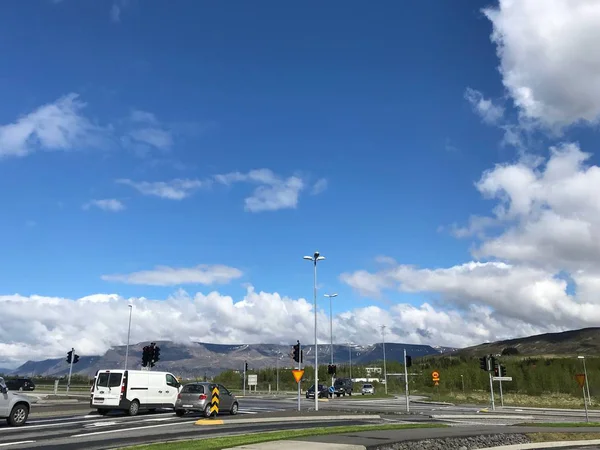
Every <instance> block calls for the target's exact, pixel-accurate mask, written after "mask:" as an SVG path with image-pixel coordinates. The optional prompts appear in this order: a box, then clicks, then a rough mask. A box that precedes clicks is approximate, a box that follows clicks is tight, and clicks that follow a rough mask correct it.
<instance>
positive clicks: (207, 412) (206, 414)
mask: <svg viewBox="0 0 600 450" xmlns="http://www.w3.org/2000/svg"><path fill="white" fill-rule="evenodd" d="M204 417H210V405H206V406H205V407H204Z"/></svg>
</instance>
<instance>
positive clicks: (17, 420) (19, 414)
mask: <svg viewBox="0 0 600 450" xmlns="http://www.w3.org/2000/svg"><path fill="white" fill-rule="evenodd" d="M28 416H29V408H28V407H27V405H24V404H22V403H20V404H18V405H15V406H14V407H13V409H12V411H11V412H10V416H8V419H6V421H7V422H8V424H9V425H10V426H11V427H20V426H21V425H23V424H24V423H25V422H26V421H27V417H28Z"/></svg>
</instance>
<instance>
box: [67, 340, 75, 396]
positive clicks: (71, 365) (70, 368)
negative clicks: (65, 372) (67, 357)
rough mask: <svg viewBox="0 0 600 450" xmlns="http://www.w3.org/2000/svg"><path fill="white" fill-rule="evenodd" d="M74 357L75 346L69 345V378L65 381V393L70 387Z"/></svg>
mask: <svg viewBox="0 0 600 450" xmlns="http://www.w3.org/2000/svg"><path fill="white" fill-rule="evenodd" d="M74 359H75V348H73V347H71V364H70V365H69V380H68V381H67V394H68V393H69V388H70V387H71V374H72V373H73V360H74Z"/></svg>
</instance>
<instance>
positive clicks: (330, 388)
mask: <svg viewBox="0 0 600 450" xmlns="http://www.w3.org/2000/svg"><path fill="white" fill-rule="evenodd" d="M334 392H335V388H334V387H333V386H329V393H330V394H333V393H334Z"/></svg>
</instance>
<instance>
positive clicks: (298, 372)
mask: <svg viewBox="0 0 600 450" xmlns="http://www.w3.org/2000/svg"><path fill="white" fill-rule="evenodd" d="M292 373H293V374H294V380H296V383H300V380H301V379H302V375H304V370H300V369H294V370H292Z"/></svg>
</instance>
